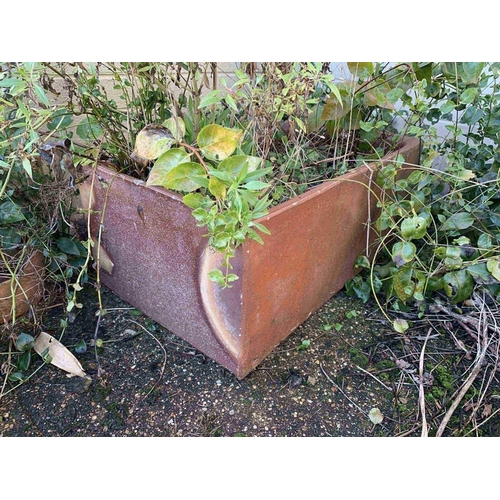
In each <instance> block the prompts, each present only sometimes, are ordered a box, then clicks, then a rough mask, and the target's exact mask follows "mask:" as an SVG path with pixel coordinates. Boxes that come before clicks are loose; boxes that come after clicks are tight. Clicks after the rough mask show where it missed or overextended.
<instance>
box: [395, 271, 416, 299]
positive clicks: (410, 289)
mask: <svg viewBox="0 0 500 500" xmlns="http://www.w3.org/2000/svg"><path fill="white" fill-rule="evenodd" d="M412 276H413V270H412V268H411V267H404V268H401V270H400V271H398V272H397V273H396V274H395V275H394V277H393V280H392V283H393V288H394V291H395V292H396V295H397V296H398V297H399V299H400V300H401V301H403V302H406V301H407V300H408V299H409V298H410V297H412V296H413V293H414V291H415V287H416V285H415V283H414V281H413V280H412V279H411V278H412Z"/></svg>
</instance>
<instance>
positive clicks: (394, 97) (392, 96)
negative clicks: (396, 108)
mask: <svg viewBox="0 0 500 500" xmlns="http://www.w3.org/2000/svg"><path fill="white" fill-rule="evenodd" d="M403 94H404V90H403V89H401V88H399V87H397V88H395V89H392V90H390V91H389V92H387V94H386V97H387V99H388V100H389V102H392V103H393V104H394V103H396V102H397V101H398V100H399V99H401V96H402V95H403Z"/></svg>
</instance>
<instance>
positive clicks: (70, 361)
mask: <svg viewBox="0 0 500 500" xmlns="http://www.w3.org/2000/svg"><path fill="white" fill-rule="evenodd" d="M33 349H34V350H35V352H37V353H38V354H39V355H40V356H42V354H43V355H44V357H45V353H46V352H48V355H49V356H50V358H49V359H50V363H51V364H53V365H54V366H57V367H58V368H61V370H64V371H66V372H68V373H71V374H72V375H76V376H78V377H83V378H88V375H87V374H86V373H85V372H84V371H83V368H82V365H81V364H80V362H79V361H78V359H76V358H75V356H73V354H71V352H70V351H69V350H68V349H67V348H66V347H64V345H63V344H61V342H59V341H58V340H57V339H55V338H54V337H52V335H49V334H48V333H45V332H40V335H38V337H37V338H36V340H35V343H34V345H33Z"/></svg>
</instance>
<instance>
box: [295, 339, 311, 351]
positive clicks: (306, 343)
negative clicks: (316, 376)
mask: <svg viewBox="0 0 500 500" xmlns="http://www.w3.org/2000/svg"><path fill="white" fill-rule="evenodd" d="M310 345H311V341H310V340H309V339H306V340H303V341H302V343H301V344H300V345H299V346H298V347H297V351H304V350H306V349H307V348H308V347H309V346H310Z"/></svg>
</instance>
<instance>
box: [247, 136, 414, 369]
mask: <svg viewBox="0 0 500 500" xmlns="http://www.w3.org/2000/svg"><path fill="white" fill-rule="evenodd" d="M418 151H419V143H418V141H410V142H409V144H408V145H407V147H406V148H405V149H404V150H403V151H401V152H402V153H403V154H404V156H405V158H406V159H407V161H409V162H410V163H413V164H416V162H417V161H418ZM394 156H395V155H394ZM371 168H373V166H372V167H371ZM368 185H370V186H371V188H372V189H373V190H374V191H375V192H377V188H376V186H375V174H374V173H371V171H370V168H368V167H361V168H358V169H356V170H354V171H351V172H349V173H348V174H346V175H344V176H342V177H340V178H338V179H336V180H334V181H331V182H326V183H324V184H322V185H321V186H318V187H317V188H314V189H313V190H311V191H309V192H307V193H305V194H304V195H302V196H300V197H298V198H297V199H295V200H290V201H289V202H287V203H286V204H283V205H282V206H278V207H276V208H275V209H273V210H271V212H270V214H269V216H267V217H264V218H263V219H262V220H261V221H260V222H262V223H263V224H264V225H265V226H266V227H267V228H268V229H269V230H270V231H271V235H270V236H265V237H264V245H259V244H257V243H256V242H253V241H251V242H247V243H245V245H244V247H243V249H242V253H243V262H244V268H243V275H244V283H243V309H242V330H243V332H244V340H245V345H244V346H242V350H243V351H244V352H245V359H244V360H243V361H242V366H244V367H245V369H246V370H248V371H250V370H251V369H253V367H255V366H256V365H257V364H258V363H259V362H260V361H261V360H262V359H263V358H264V357H265V356H266V355H267V354H268V353H269V352H271V351H272V350H273V349H274V348H275V347H276V346H277V345H278V344H279V343H280V342H281V341H282V340H283V339H284V338H286V337H287V336H288V335H289V334H290V333H291V332H292V331H293V330H294V329H295V328H296V327H297V326H299V325H300V324H301V323H303V322H304V321H305V320H306V319H307V318H308V317H309V315H310V314H311V313H313V312H314V311H316V310H317V309H318V308H319V307H321V306H322V305H323V304H324V303H325V302H326V301H327V300H328V299H330V297H332V295H334V294H335V293H336V292H338V291H339V290H340V289H341V288H342V287H343V286H344V284H345V282H346V281H347V280H349V279H351V278H352V277H353V276H354V275H355V274H356V273H357V272H358V271H357V270H355V268H354V262H355V260H356V258H357V257H358V256H359V255H360V254H361V253H363V252H364V250H365V248H366V246H367V221H368V220H369V216H368V213H369V209H368V206H369V204H370V206H371V208H370V213H371V220H372V221H374V220H376V218H377V215H378V210H377V208H376V197H375V196H373V195H372V196H368V190H367V187H366V186H368ZM285 205H286V206H285ZM374 236H375V235H374V233H373V232H371V233H370V237H369V241H370V244H371V243H373V240H374Z"/></svg>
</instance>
